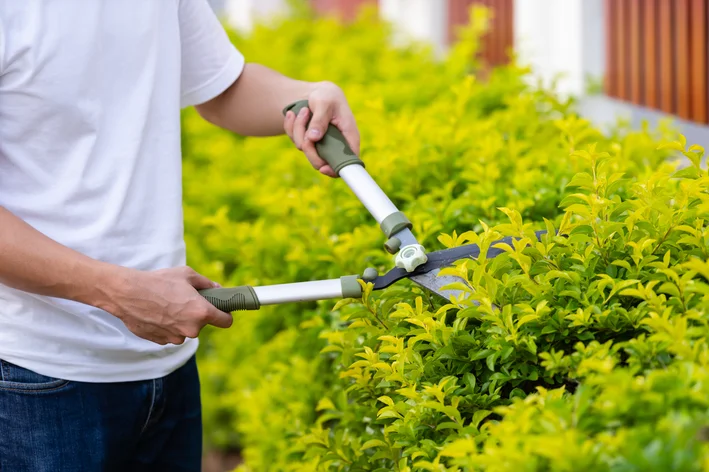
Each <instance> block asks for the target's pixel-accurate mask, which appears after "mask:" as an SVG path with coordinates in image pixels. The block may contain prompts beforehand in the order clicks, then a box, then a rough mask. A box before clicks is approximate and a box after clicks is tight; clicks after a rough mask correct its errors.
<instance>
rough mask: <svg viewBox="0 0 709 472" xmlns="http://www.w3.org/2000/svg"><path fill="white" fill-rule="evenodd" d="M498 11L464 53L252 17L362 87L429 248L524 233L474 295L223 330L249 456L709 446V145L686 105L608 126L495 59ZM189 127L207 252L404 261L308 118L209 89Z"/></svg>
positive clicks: (649, 451) (212, 353)
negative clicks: (318, 153)
mask: <svg viewBox="0 0 709 472" xmlns="http://www.w3.org/2000/svg"><path fill="white" fill-rule="evenodd" d="M300 14H301V15H306V14H307V12H305V13H303V12H301V13H300ZM485 20H486V17H485V12H484V11H483V10H474V11H473V15H472V16H471V25H470V26H469V27H468V29H467V30H466V31H464V32H463V39H462V40H461V41H459V42H458V43H457V44H456V45H455V47H454V49H453V51H452V53H451V54H450V55H448V56H447V57H445V58H444V59H442V60H437V59H436V58H435V57H434V56H433V55H432V54H431V53H430V51H428V50H427V49H426V48H424V47H420V46H418V45H409V46H406V47H395V46H392V45H391V44H390V42H389V30H388V27H387V25H386V24H382V23H380V22H379V21H378V20H376V18H373V17H372V16H371V15H370V16H368V15H366V14H365V15H364V16H363V17H362V18H360V19H359V20H358V21H356V22H354V23H352V24H347V25H345V24H341V23H339V22H337V21H335V20H333V19H327V18H320V19H307V21H305V18H304V17H298V16H296V17H295V18H283V19H279V20H277V21H275V22H273V23H271V24H268V25H260V26H258V27H257V28H256V29H255V31H254V32H253V33H252V34H250V35H249V36H246V37H242V36H240V35H237V34H236V33H232V38H233V40H234V42H235V43H236V44H237V45H238V46H239V48H240V49H241V50H243V51H244V52H245V53H246V55H247V57H248V59H249V60H253V61H258V62H262V63H264V64H267V65H270V66H272V67H274V68H276V69H277V70H280V71H282V72H284V73H286V74H288V75H291V76H294V77H298V78H303V79H307V80H321V79H329V80H333V81H335V82H337V83H338V84H340V85H341V86H342V87H343V88H344V89H345V92H346V94H347V96H348V99H349V101H350V104H351V106H352V108H353V109H354V111H355V114H356V116H357V119H358V123H359V126H360V129H361V133H362V158H363V159H364V160H365V162H366V164H367V169H368V170H369V172H370V173H371V175H372V176H373V177H374V178H375V180H376V181H377V182H378V183H379V184H380V186H381V187H382V188H383V189H384V191H385V192H386V193H387V194H388V195H389V196H390V197H391V198H392V200H393V201H394V202H395V203H396V205H397V206H398V207H399V208H400V209H402V210H403V211H404V212H405V213H406V214H407V216H408V217H409V218H410V219H411V220H412V221H413V222H414V232H415V234H416V235H417V236H418V238H419V240H420V241H421V242H422V244H424V245H425V247H426V248H427V249H428V250H436V249H441V248H444V247H451V246H455V245H460V244H466V243H475V244H479V245H480V246H481V247H483V249H487V248H490V247H492V246H493V245H494V242H495V241H497V240H499V239H500V238H502V237H503V236H513V237H515V238H516V240H517V243H515V244H514V245H513V246H507V249H506V251H505V252H504V253H503V254H501V255H499V256H497V257H495V258H484V257H482V258H479V259H477V260H472V259H471V260H466V261H460V263H459V264H457V265H456V267H454V268H451V269H450V270H451V271H452V272H455V273H456V274H458V275H460V276H461V277H463V278H464V279H465V280H466V281H467V283H466V285H465V286H464V288H465V290H467V291H469V292H470V294H471V297H472V300H474V301H475V302H476V303H472V302H470V301H468V302H465V303H445V302H443V301H440V300H437V299H435V298H431V297H430V296H429V295H427V294H426V293H424V292H423V291H422V290H421V289H419V288H418V287H416V286H415V285H413V284H411V283H409V282H408V281H402V282H399V283H397V284H396V285H395V286H392V287H390V288H388V289H386V290H384V291H382V292H372V291H371V290H370V288H371V287H368V289H367V290H365V294H364V296H363V297H362V299H361V300H343V301H339V302H338V301H336V300H332V301H321V302H312V303H300V304H290V305H283V306H277V307H270V306H269V307H263V308H262V309H261V310H259V311H258V312H239V313H236V314H235V316H236V321H235V324H234V327H233V328H232V329H230V330H224V331H216V330H209V331H207V332H206V333H205V334H204V336H203V337H202V340H203V343H202V348H201V350H200V357H199V362H200V367H201V375H202V382H203V392H204V406H205V421H206V424H205V430H206V433H207V439H208V441H209V444H210V446H211V447H218V448H236V449H238V450H240V451H241V453H242V454H243V456H244V459H245V464H244V465H242V466H241V467H240V470H242V471H251V470H253V471H261V470H269V471H271V470H298V471H301V470H313V471H315V470H341V471H364V470H371V471H375V470H381V471H385V470H386V471H389V470H396V471H399V472H404V471H413V470H435V471H457V470H471V471H472V470H486V471H503V470H504V471H507V470H555V471H557V470H558V471H566V470H614V471H615V470H617V471H636V470H637V471H641V470H642V471H646V470H701V468H702V466H704V465H705V464H706V465H709V463H707V460H706V457H707V454H706V453H707V448H706V445H705V438H706V437H707V430H706V429H705V428H706V424H707V423H706V421H707V419H708V418H707V414H708V413H707V412H708V409H707V406H708V405H707V402H708V401H709V400H707V398H709V396H708V395H707V386H706V385H707V381H706V380H707V379H706V378H705V377H706V375H707V369H706V364H707V361H708V360H709V356H708V353H707V349H706V342H705V335H706V333H707V330H706V315H705V313H706V310H705V304H706V303H707V301H706V300H709V297H708V295H709V285H708V283H709V282H708V281H709V265H707V258H708V254H707V241H708V239H707V236H709V235H708V234H707V229H706V224H705V220H706V218H707V211H708V210H709V207H708V206H707V201H708V200H707V181H708V179H707V171H706V170H705V169H704V168H702V167H701V165H700V162H701V157H702V156H703V149H701V148H700V147H698V146H690V147H688V146H687V144H686V143H685V142H684V141H683V140H682V139H681V137H678V136H676V135H675V133H674V132H673V131H672V130H671V129H668V128H665V127H664V126H663V127H660V128H659V129H657V130H650V129H641V130H631V129H627V128H625V127H622V126H617V127H615V128H614V129H613V130H612V131H611V132H609V133H602V132H600V130H598V129H596V128H595V127H594V126H593V125H592V124H591V123H589V122H588V121H586V120H584V119H583V118H581V117H579V116H578V115H577V114H576V113H575V111H574V103H573V101H560V100H559V99H558V98H556V97H555V96H554V94H553V93H551V92H550V91H547V90H542V89H538V88H536V87H534V86H533V85H532V84H531V83H530V81H529V80H528V77H527V71H526V70H525V69H524V68H522V67H519V66H518V65H515V64H512V65H510V66H506V67H502V68H498V69H496V70H493V71H492V72H491V75H490V78H489V80H487V81H485V82H483V81H481V80H478V79H477V73H478V70H479V65H478V64H476V63H475V62H473V61H471V60H470V58H471V57H473V53H474V52H475V50H476V48H477V38H478V36H479V34H480V32H481V31H482V30H483V29H484V27H485ZM332 38H337V41H332ZM271 47H276V48H278V51H279V53H278V54H277V55H274V54H273V53H272V52H270V51H269V49H270V48H271ZM184 130H185V141H184V155H185V160H184V168H185V217H186V230H187V235H186V237H187V242H188V257H189V263H190V264H191V265H192V266H194V267H195V268H196V269H197V270H199V271H200V272H202V273H204V274H206V275H207V276H209V277H212V278H213V279H215V280H218V281H219V282H221V283H222V284H223V285H242V284H247V283H248V284H253V285H265V284H274V283H287V282H296V281H304V280H317V279H325V278H333V277H339V276H341V275H346V274H356V273H361V272H362V271H363V269H364V268H365V267H368V266H374V267H376V268H378V269H379V270H380V273H381V272H383V271H385V270H388V269H389V268H390V267H391V265H392V259H391V256H389V255H388V254H387V253H386V252H384V250H383V248H382V244H383V242H384V237H383V235H382V234H381V231H380V230H379V228H378V227H377V225H376V223H375V222H374V220H373V219H372V217H371V216H370V215H369V213H367V211H366V209H364V207H363V206H362V205H361V204H360V202H359V201H358V200H357V199H356V198H355V197H354V195H353V194H352V193H351V192H350V191H349V189H348V188H347V187H346V185H345V184H344V182H342V181H340V180H333V179H328V178H326V177H323V176H321V175H319V174H318V173H316V172H314V171H313V170H312V168H311V167H310V166H309V164H308V163H307V161H306V160H305V158H304V157H303V156H302V155H301V154H300V153H299V152H298V151H297V150H295V149H294V147H293V146H292V144H291V143H290V142H289V141H288V140H287V138H285V137H279V138H268V139H264V138H260V139H256V138H243V137H239V136H234V135H231V134H229V133H226V132H224V131H221V130H217V129H215V128H213V127H210V126H209V125H207V124H205V123H204V122H203V121H201V120H200V119H199V118H198V117H197V116H196V114H195V112H194V111H191V110H190V111H187V112H186V113H185V115H184ZM662 143H666V145H665V146H660V144H662ZM667 143H668V144H667ZM678 153H679V154H680V155H682V154H684V156H683V157H684V158H686V160H688V161H689V162H691V163H692V164H691V165H688V166H685V167H679V166H678V165H677V163H676V162H671V161H670V160H669V158H670V157H671V156H674V155H676V154H678ZM681 162H684V161H681ZM537 230H547V233H546V234H545V235H543V236H542V237H541V238H540V239H539V240H537V239H536V237H535V234H534V231H537ZM483 253H485V251H483Z"/></svg>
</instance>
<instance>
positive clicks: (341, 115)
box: [195, 63, 360, 177]
mask: <svg viewBox="0 0 709 472" xmlns="http://www.w3.org/2000/svg"><path fill="white" fill-rule="evenodd" d="M302 99H307V100H308V105H309V107H310V109H309V110H308V109H307V108H306V109H305V111H304V112H303V115H301V116H298V117H296V116H295V115H294V114H293V112H288V114H287V115H286V117H285V120H284V117H283V108H285V107H286V106H287V105H288V104H290V103H293V102H294V101H296V100H302ZM195 108H196V109H197V111H198V112H199V114H200V115H201V116H202V117H203V118H204V119H206V120H207V121H209V122H210V123H213V124H215V125H217V126H219V127H221V128H224V129H227V130H230V131H233V132H234V133H238V134H241V135H244V136H279V135H282V134H283V132H284V131H285V132H286V134H287V135H288V136H289V137H290V138H291V140H292V141H293V143H295V145H296V147H297V148H298V149H300V150H302V151H303V152H304V153H305V155H306V156H307V158H308V160H309V161H310V163H311V164H312V165H313V167H315V168H316V169H317V170H319V171H320V172H322V173H323V174H325V175H329V176H330V177H336V175H335V173H334V172H333V170H332V168H331V167H330V166H329V165H327V163H326V162H325V161H323V159H322V158H321V157H320V156H319V155H318V153H317V151H316V150H315V142H317V141H320V140H321V139H322V138H323V136H324V135H325V132H326V131H327V126H328V124H330V123H332V124H333V125H334V126H336V127H337V128H338V129H339V130H340V131H341V132H342V134H343V135H344V136H345V139H346V140H347V142H348V144H349V145H350V147H351V148H352V150H353V151H354V152H355V154H357V155H359V152H360V150H359V144H360V143H359V130H358V129H357V125H356V124H355V119H354V116H353V115H352V111H351V110H350V107H349V105H348V103H347V100H346V99H345V94H344V93H343V92H342V90H341V89H340V88H339V87H338V86H337V85H335V84H333V83H332V82H306V81H302V80H295V79H292V78H290V77H286V76H284V75H283V74H280V73H278V72H276V71H274V70H273V69H269V68H268V67H266V66H263V65H261V64H254V63H247V64H246V65H245V66H244V70H243V72H242V73H241V76H240V77H239V78H238V79H237V80H236V82H234V83H233V84H232V85H231V86H230V87H229V88H228V89H227V90H226V91H224V93H222V94H221V95H219V96H217V97H215V98H213V99H211V100H209V101H208V102H206V103H202V104H200V105H197V106H195ZM309 114H312V119H311V121H310V124H309V126H307V127H306V126H305V123H306V122H307V119H308V117H309Z"/></svg>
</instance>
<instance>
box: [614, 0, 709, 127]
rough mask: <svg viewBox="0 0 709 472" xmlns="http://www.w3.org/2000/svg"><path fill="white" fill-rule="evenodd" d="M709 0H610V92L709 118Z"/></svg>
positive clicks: (691, 116) (697, 119)
mask: <svg viewBox="0 0 709 472" xmlns="http://www.w3.org/2000/svg"><path fill="white" fill-rule="evenodd" d="M707 1H708V0H605V12H604V13H605V18H606V80H605V91H606V94H607V95H609V96H611V97H614V98H617V99H620V100H624V101H627V102H630V103H633V104H636V105H641V106H645V107H648V108H652V109H656V110H661V111H663V112H665V113H670V114H673V115H676V116H679V117H680V118H683V119H686V120H690V121H694V122H698V123H709V116H708V113H707V108H708V106H709V104H708V103H707V87H708V85H709V83H708V82H707V52H708V51H707V39H708V38H707V20H708V18H709V13H708V10H707Z"/></svg>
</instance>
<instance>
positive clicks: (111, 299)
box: [0, 207, 232, 344]
mask: <svg viewBox="0 0 709 472" xmlns="http://www.w3.org/2000/svg"><path fill="white" fill-rule="evenodd" d="M50 268H51V270H49V269H50ZM0 283H2V284H4V285H6V286H8V287H12V288H15V289H18V290H22V291H25V292H30V293H35V294H38V295H44V296H50V297H55V298H63V299H67V300H73V301H76V302H80V303H84V304H87V305H91V306H95V307H97V308H101V309H103V310H106V311H108V312H109V313H111V314H113V315H114V316H116V317H118V318H119V319H121V320H122V321H123V322H124V323H125V324H126V326H127V327H128V328H129V329H130V330H131V331H132V332H133V333H135V334H136V335H138V336H140V337H142V338H145V339H149V340H151V341H154V342H157V343H159V344H167V343H174V344H181V343H183V342H184V340H185V338H186V337H191V338H192V337H197V335H198V334H199V331H200V329H201V328H202V327H203V326H204V325H205V324H214V325H215V326H219V327H224V328H227V327H229V326H231V323H232V318H231V316H230V315H229V314H227V313H223V312H222V311H220V310H217V309H216V308H215V307H214V306H212V305H211V304H210V303H208V302H207V301H206V300H205V299H204V298H203V297H202V296H201V295H199V293H198V292H197V290H196V289H204V288H211V287H214V284H213V283H212V282H211V281H210V280H208V279H207V278H205V277H203V276H201V275H199V274H197V273H196V272H194V271H193V270H192V269H189V268H178V269H165V270H158V271H152V272H143V271H139V270H134V269H129V268H125V267H120V266H116V265H112V264H108V263H105V262H101V261H98V260H95V259H92V258H90V257H87V256H85V255H83V254H81V253H79V252H76V251H74V250H72V249H70V248H68V247H66V246H64V245H62V244H59V243H58V242H56V241H54V240H52V239H50V238H48V237H47V236H45V235H44V234H42V233H41V232H39V231H37V230H35V229H34V228H33V227H32V226H30V225H28V224H27V223H26V222H24V221H23V220H21V219H20V218H18V217H16V216H15V215H13V214H12V213H11V212H10V211H8V210H7V209H5V208H3V207H0Z"/></svg>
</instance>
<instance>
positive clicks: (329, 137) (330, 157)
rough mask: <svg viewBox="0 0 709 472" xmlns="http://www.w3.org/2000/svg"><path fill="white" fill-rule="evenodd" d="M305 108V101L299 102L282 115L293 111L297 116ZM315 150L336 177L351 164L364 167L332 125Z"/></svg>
mask: <svg viewBox="0 0 709 472" xmlns="http://www.w3.org/2000/svg"><path fill="white" fill-rule="evenodd" d="M307 106H308V101H307V100H299V101H297V102H293V103H291V104H290V105H288V106H287V107H285V108H284V109H283V114H284V115H285V114H286V113H288V112H289V111H293V112H294V113H295V114H296V115H298V112H300V110H302V109H303V108H305V107H307ZM311 116H312V115H311ZM308 123H310V118H308ZM306 126H307V124H306ZM315 150H316V151H317V152H318V155H319V156H320V157H322V158H323V160H324V161H325V162H327V163H328V164H330V167H332V170H334V171H335V174H337V175H339V174H340V169H342V168H343V167H345V166H348V165H351V164H359V165H361V166H362V167H364V162H362V160H361V159H360V158H359V157H358V156H357V155H356V154H355V153H354V151H352V148H350V146H349V144H347V140H346V139H345V137H344V136H343V134H342V133H341V132H340V130H339V129H337V127H335V126H333V125H332V124H330V125H328V127H327V131H326V132H325V136H323V137H322V139H321V140H319V141H316V142H315Z"/></svg>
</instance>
